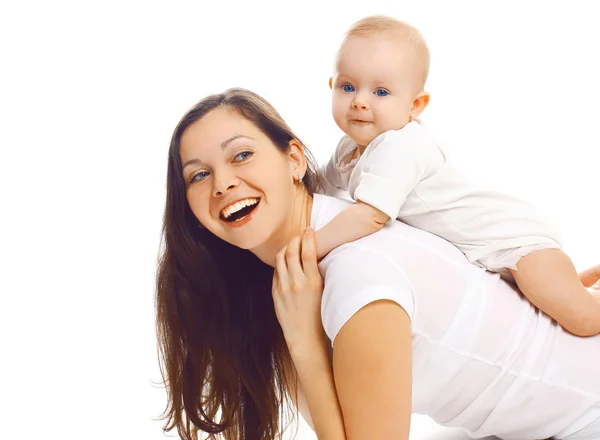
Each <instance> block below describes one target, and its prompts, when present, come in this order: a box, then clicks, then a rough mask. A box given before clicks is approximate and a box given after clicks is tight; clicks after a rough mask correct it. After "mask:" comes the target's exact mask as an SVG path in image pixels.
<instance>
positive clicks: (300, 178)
mask: <svg viewBox="0 0 600 440" xmlns="http://www.w3.org/2000/svg"><path fill="white" fill-rule="evenodd" d="M296 179H297V180H298V183H302V176H301V175H300V173H298V174H296Z"/></svg>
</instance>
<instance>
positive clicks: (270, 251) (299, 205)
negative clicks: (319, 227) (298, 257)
mask: <svg viewBox="0 0 600 440" xmlns="http://www.w3.org/2000/svg"><path fill="white" fill-rule="evenodd" d="M312 203H313V197H312V196H311V195H310V194H308V192H307V191H306V188H305V187H304V185H302V186H301V188H299V189H298V190H297V191H296V192H295V197H294V199H293V200H292V204H291V206H290V209H291V216H290V217H289V218H288V220H287V221H286V222H285V223H284V224H282V225H281V228H280V230H279V231H278V232H276V233H275V234H273V236H272V237H271V238H270V240H269V241H268V242H267V243H265V244H263V245H262V246H259V247H258V248H256V249H252V252H253V253H254V255H256V256H257V257H258V258H259V259H260V260H261V261H262V262H263V263H266V264H268V265H269V266H272V267H275V257H276V256H277V253H278V252H279V251H280V250H281V249H283V247H284V246H286V245H287V244H288V243H289V242H290V240H291V239H292V238H293V237H295V236H298V235H300V234H302V232H303V231H304V230H305V229H306V228H307V227H308V226H310V216H311V212H312Z"/></svg>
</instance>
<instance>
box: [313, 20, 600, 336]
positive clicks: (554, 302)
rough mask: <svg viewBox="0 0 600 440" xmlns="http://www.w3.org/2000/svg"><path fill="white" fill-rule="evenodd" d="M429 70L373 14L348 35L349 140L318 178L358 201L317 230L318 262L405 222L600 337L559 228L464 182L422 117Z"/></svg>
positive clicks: (595, 313) (337, 111)
mask: <svg viewBox="0 0 600 440" xmlns="http://www.w3.org/2000/svg"><path fill="white" fill-rule="evenodd" d="M428 71H429V50H428V48H427V45H426V44H425V41H424V40H423V38H422V36H421V34H420V33H419V32H418V31H417V30H416V29H415V28H413V27H412V26H409V25H407V24H405V23H403V22H400V21H398V20H395V19H392V18H388V17H382V16H375V17H368V18H365V19H363V20H360V21H359V22H357V23H356V24H354V25H353V26H352V27H351V29H350V30H349V31H348V32H347V33H346V35H345V38H344V41H343V43H342V45H341V47H340V49H339V51H338V54H337V60H336V67H335V72H334V77H333V78H331V79H330V80H329V85H330V87H331V89H332V92H333V98H332V99H333V104H332V111H333V118H334V119H335V122H336V124H337V125H338V126H339V127H340V128H341V129H342V131H343V132H344V133H346V136H344V137H343V138H342V140H341V141H340V142H339V144H338V146H337V149H336V151H335V153H334V154H333V156H332V158H331V159H330V161H329V162H328V163H327V164H326V165H325V166H324V167H323V168H321V170H320V177H321V179H322V180H324V182H323V183H324V185H325V187H326V189H327V188H329V189H328V192H329V193H330V194H332V193H335V192H337V190H342V191H347V192H348V194H349V195H350V196H351V197H352V198H353V199H354V200H355V201H356V202H357V203H356V204H354V205H352V206H350V207H348V208H347V209H346V210H344V211H342V212H341V213H340V214H338V215H337V216H336V217H335V218H334V219H333V220H331V222H330V223H328V224H327V225H325V226H324V227H323V228H322V229H320V230H319V231H317V233H316V241H317V254H318V257H319V258H322V257H323V256H325V255H326V254H327V253H329V252H330V251H331V250H333V249H334V248H336V247H338V246H340V245H342V244H344V243H347V242H350V241H354V240H357V239H359V238H361V237H364V236H366V235H368V234H371V233H373V232H376V231H378V230H379V229H380V228H382V227H383V226H384V224H385V223H386V222H388V221H391V220H394V219H396V218H398V219H400V220H402V221H403V222H405V223H407V224H409V225H412V226H415V227H417V228H420V229H423V230H426V231H429V232H431V233H433V234H436V235H438V236H440V237H442V238H444V239H446V240H448V241H450V242H452V243H453V244H454V245H456V246H457V247H458V248H459V249H460V250H461V251H462V252H463V253H464V254H465V255H466V256H467V258H468V259H469V261H470V262H472V263H474V264H477V265H479V266H481V267H484V268H485V269H487V270H490V271H494V272H498V273H500V274H501V275H502V276H503V277H505V278H507V279H510V280H511V281H512V280H514V281H515V282H516V283H517V285H518V286H519V288H520V289H521V291H522V292H523V294H524V295H525V296H526V297H527V298H528V299H529V300H530V301H531V302H532V303H533V304H534V305H536V306H537V307H538V308H539V309H541V310H542V311H544V312H545V313H546V314H548V315H550V316H551V317H552V318H554V319H556V320H557V321H558V322H559V323H560V324H561V325H562V326H563V327H564V328H565V329H566V330H568V331H569V332H571V333H574V334H576V335H579V336H590V335H595V334H597V333H600V302H599V301H597V300H596V299H595V297H594V296H593V295H592V294H590V292H592V290H590V291H588V289H586V286H584V284H583V283H585V281H584V277H582V278H581V280H580V277H579V276H578V274H577V272H576V270H575V267H574V265H573V263H572V262H571V260H570V259H569V257H568V256H567V255H566V254H565V253H563V252H562V250H561V246H560V244H559V239H558V237H557V234H556V233H555V231H554V230H553V229H552V228H551V227H550V226H548V225H546V224H545V223H544V222H543V221H542V220H541V219H540V218H538V216H537V214H536V212H535V210H534V209H533V208H532V207H531V206H529V205H528V204H526V203H524V202H522V201H520V200H518V199H516V198H514V197H510V196H507V195H503V194H499V193H495V192H493V191H487V190H485V191H484V190H481V189H478V188H477V187H474V186H471V185H470V184H469V183H467V182H466V181H464V180H462V179H461V177H460V176H459V175H458V174H457V173H455V172H453V170H452V169H451V167H450V165H449V163H448V162H447V160H446V156H445V154H444V152H443V151H442V150H441V149H440V147H439V146H438V145H437V144H436V142H435V141H434V139H433V138H432V136H431V135H430V134H429V133H428V131H427V130H426V128H425V127H424V126H423V124H422V123H421V122H420V121H419V120H418V119H417V118H418V116H419V115H420V114H421V113H422V112H423V110H425V108H426V107H427V104H428V103H429V94H428V93H427V92H425V91H424V86H425V81H426V79H427V75H428ZM336 189H337V190H336ZM582 281H583V283H582ZM587 287H589V286H587Z"/></svg>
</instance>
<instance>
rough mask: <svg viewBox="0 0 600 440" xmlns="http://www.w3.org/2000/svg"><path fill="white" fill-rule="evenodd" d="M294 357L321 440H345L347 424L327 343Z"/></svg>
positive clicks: (314, 346) (313, 421)
mask: <svg viewBox="0 0 600 440" xmlns="http://www.w3.org/2000/svg"><path fill="white" fill-rule="evenodd" d="M315 342H316V343H315V345H313V346H311V345H306V346H305V347H303V349H302V350H297V351H296V352H294V353H291V355H292V360H293V362H294V366H295V367H296V372H297V373H298V379H299V381H300V389H301V390H302V391H301V392H302V395H303V396H304V398H305V399H306V403H307V406H308V410H309V412H310V419H311V422H312V426H311V427H312V428H313V430H314V431H315V434H316V435H317V438H318V439H319V440H324V439H331V440H345V439H346V435H345V432H344V420H343V417H342V411H341V408H340V404H339V402H338V396H337V392H336V389H335V382H334V380H333V371H332V368H331V363H330V360H329V355H328V353H327V346H326V343H325V341H324V340H323V343H321V344H319V343H317V341H315Z"/></svg>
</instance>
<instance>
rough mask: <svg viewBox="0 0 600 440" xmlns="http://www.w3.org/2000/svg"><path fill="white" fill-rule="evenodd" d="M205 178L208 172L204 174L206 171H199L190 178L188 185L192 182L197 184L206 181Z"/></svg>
mask: <svg viewBox="0 0 600 440" xmlns="http://www.w3.org/2000/svg"><path fill="white" fill-rule="evenodd" d="M207 176H208V172H206V171H200V172H199V173H196V174H194V175H193V176H192V177H191V178H190V183H194V182H198V181H201V180H204V179H206V177H207Z"/></svg>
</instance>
